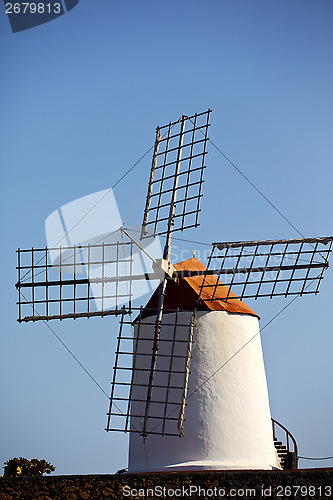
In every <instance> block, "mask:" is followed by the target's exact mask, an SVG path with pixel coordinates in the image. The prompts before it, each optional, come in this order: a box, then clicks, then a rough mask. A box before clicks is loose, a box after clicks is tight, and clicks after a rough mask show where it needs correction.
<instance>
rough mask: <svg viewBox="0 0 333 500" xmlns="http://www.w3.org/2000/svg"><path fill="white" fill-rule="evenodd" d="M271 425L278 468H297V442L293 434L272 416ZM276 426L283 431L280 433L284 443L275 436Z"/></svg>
mask: <svg viewBox="0 0 333 500" xmlns="http://www.w3.org/2000/svg"><path fill="white" fill-rule="evenodd" d="M272 427H273V438H274V446H275V449H276V453H277V456H278V463H279V466H280V468H281V469H282V470H290V469H297V468H298V466H297V457H298V451H297V443H296V440H295V438H294V436H293V435H292V434H291V433H290V432H289V431H288V430H287V429H286V428H285V427H284V426H283V425H282V424H280V423H279V422H277V420H274V419H273V418H272ZM276 428H279V429H280V431H283V432H282V434H284V437H285V443H286V444H283V442H282V441H279V440H278V438H277V437H276ZM280 434H281V432H280ZM290 443H292V445H293V449H292V450H291V449H290Z"/></svg>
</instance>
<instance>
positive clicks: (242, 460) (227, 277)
mask: <svg viewBox="0 0 333 500" xmlns="http://www.w3.org/2000/svg"><path fill="white" fill-rule="evenodd" d="M209 116H210V110H208V111H207V112H204V113H199V114H195V115H193V116H182V117H181V118H180V119H179V120H178V121H177V122H174V123H169V124H168V125H166V126H165V127H158V128H157V132H156V141H155V149H154V154H153V161H152V167H151V173H150V179H149V185H148V194H147V200H146V208H145V212H144V219H143V225H142V231H141V237H140V238H139V237H138V235H131V234H129V231H128V230H126V229H125V228H122V230H121V233H122V235H123V236H124V238H125V241H120V242H119V241H116V242H115V241H113V240H112V239H111V240H108V241H107V242H103V244H100V245H93V244H89V245H86V246H85V247H82V246H81V247H80V248H78V247H75V246H74V247H70V248H65V249H64V248H60V249H47V248H46V249H37V250H36V249H31V250H27V251H24V250H19V251H18V271H19V281H18V283H17V285H16V286H17V288H18V290H19V321H37V320H39V319H44V320H49V319H64V318H78V317H91V316H105V315H112V314H113V315H117V314H121V321H120V329H119V335H118V337H117V338H118V341H117V349H116V353H115V364H114V372H113V380H112V389H111V397H110V409H109V413H108V422H107V430H108V431H124V432H130V446H129V472H140V471H147V470H148V471H166V470H194V469H201V470H204V469H250V468H255V469H272V468H279V467H282V464H281V460H280V458H279V456H278V455H277V453H276V446H274V444H276V443H274V440H273V433H272V423H271V415H270V408H269V400H268V392H267V383H266V375H265V369H264V363H263V356H262V348H261V341H260V331H259V323H258V320H259V316H258V315H257V314H256V313H255V312H254V311H252V309H250V308H249V307H248V306H247V305H246V304H245V303H244V302H243V299H250V298H254V299H257V298H259V297H270V298H272V297H274V296H278V295H283V296H285V297H287V296H290V295H303V294H308V293H318V291H319V285H320V283H321V280H322V278H323V273H324V271H325V269H326V268H327V267H328V265H329V264H328V258H329V255H330V252H331V249H332V241H333V238H332V237H326V238H308V239H304V238H302V239H293V240H269V241H242V242H226V243H213V245H212V251H211V254H210V257H209V259H208V263H207V266H206V267H205V266H204V265H203V264H201V263H200V262H199V261H198V260H197V259H195V258H192V259H189V260H188V261H185V262H181V263H178V264H174V265H172V264H171V263H170V252H171V237H172V233H173V232H174V231H177V230H181V231H183V230H184V229H187V228H191V227H197V226H198V216H199V212H200V200H201V197H202V190H201V188H202V184H203V173H204V169H205V157H206V153H207V152H206V146H207V142H208V140H209V139H208V128H209ZM151 227H152V229H153V230H152V232H149V231H148V229H151ZM152 233H153V235H160V236H165V246H164V253H163V259H161V260H160V261H158V262H156V260H155V259H153V258H152V257H151V256H150V255H149V252H148V251H147V250H146V249H147V245H146V246H145V244H146V243H145V240H147V241H149V240H150V239H151V234H152ZM140 240H141V241H140ZM133 248H135V249H139V250H140V252H143V254H144V255H145V257H148V258H150V259H151V262H152V265H153V269H154V272H155V274H154V276H155V277H159V278H160V285H159V287H158V289H157V290H156V291H155V293H154V294H153V296H152V297H151V299H150V300H149V302H148V303H147V305H146V306H145V307H141V308H140V309H139V310H136V309H135V308H133V307H132V304H131V298H132V295H133V293H132V290H133V287H134V286H135V283H136V282H139V281H140V280H142V279H147V276H146V275H136V274H134V273H133V272H132V271H133V270H132V263H133V261H134V257H133ZM50 251H52V252H53V257H54V252H58V253H59V256H58V259H57V265H56V266H52V265H51V264H50V263H49V261H48V254H49V253H50ZM78 255H80V260H79V259H78ZM40 256H42V257H44V261H43V263H42V264H41V263H40V262H41V259H40V258H39V257H40ZM64 257H65V258H64ZM22 259H25V262H28V264H27V263H22ZM27 259H28V260H27ZM82 262H83V263H84V265H85V267H86V269H87V272H86V276H85V277H83V278H82V277H80V278H79V279H78V276H77V274H78V270H80V271H82V265H83V264H82ZM97 264H98V265H99V266H100V267H99V268H100V275H98V273H96V265H97ZM92 266H94V269H95V271H94V273H93V278H92V275H91V273H90V270H91V268H92ZM51 268H53V269H51ZM65 270H67V272H68V271H69V272H71V273H72V277H71V278H70V279H67V278H66V277H64V272H65ZM51 272H53V273H57V276H55V277H52V278H51ZM23 273H24V275H23V276H22V274H23ZM27 273H30V274H29V276H28V278H27ZM124 283H126V284H127V285H128V289H127V290H128V291H127V293H123V292H122V293H120V288H121V286H122V285H124ZM92 284H93V285H94V289H95V292H96V286H97V285H98V286H100V291H99V294H100V295H99V296H98V301H99V304H101V307H100V308H99V310H93V307H92V304H93V301H94V299H96V295H95V297H94V296H92V294H91V293H90V287H91V286H92ZM51 287H52V290H53V292H54V290H57V291H58V295H57V296H55V295H54V293H53V296H52V299H51V298H50V296H49V290H50V289H51ZM111 287H112V288H111ZM24 288H25V289H26V291H28V290H29V291H30V296H29V298H26V296H25V295H23V291H22V289H24ZM64 289H66V290H67V294H66V295H65V293H64ZM79 289H81V290H82V291H81V294H79V291H78V290H79ZM26 291H25V293H27V292H26ZM41 291H42V292H44V295H43V296H42V295H41V293H40V292H41ZM68 291H69V292H68ZM70 291H72V293H70ZM37 292H39V294H37ZM235 292H236V293H235ZM79 304H81V309H80V310H78V307H79ZM111 304H112V305H111ZM120 305H122V308H121V307H120ZM26 306H29V307H31V308H32V310H33V314H32V315H30V316H24V315H23V313H22V310H23V308H25V307H26ZM54 306H57V307H59V310H58V311H57V314H55V313H54V311H53V310H51V309H52V308H53V307H54ZM69 306H71V307H72V310H71V311H69V309H68V308H69ZM36 307H37V309H38V308H40V307H44V313H43V314H39V313H37V311H36ZM64 308H66V309H65V310H64ZM132 312H134V313H135V314H136V319H135V320H134V321H133V320H132V319H129V318H128V317H127V315H129V314H131V313H132ZM133 325H134V333H132V326H133ZM179 438H181V439H179ZM280 455H281V453H280Z"/></svg>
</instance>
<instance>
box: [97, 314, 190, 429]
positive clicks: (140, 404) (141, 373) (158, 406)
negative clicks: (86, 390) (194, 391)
mask: <svg viewBox="0 0 333 500" xmlns="http://www.w3.org/2000/svg"><path fill="white" fill-rule="evenodd" d="M164 312H165V314H164V315H163V317H162V323H161V327H162V329H161V334H160V337H159V349H158V354H157V360H156V366H155V370H154V381H153V385H152V392H151V397H150V405H149V411H148V412H147V401H148V395H149V375H150V367H151V357H152V350H153V348H154V342H155V336H154V332H155V327H156V321H155V319H154V313H155V314H156V311H151V312H150V311H149V310H147V309H143V308H141V310H140V314H139V316H138V317H137V319H136V320H135V322H134V325H135V326H134V332H133V331H132V330H131V326H132V323H131V322H130V321H126V319H125V316H124V315H123V316H122V318H121V321H120V329H119V335H118V344H117V350H116V357H115V366H114V371H113V381H112V391H111V397H110V410H109V413H108V423H107V428H106V430H107V431H124V432H137V433H140V434H142V435H147V434H161V435H171V436H182V434H183V424H184V418H185V406H186V397H187V389H188V380H189V374H190V361H191V352H192V344H193V331H194V326H195V312H193V313H187V314H188V319H189V321H188V322H184V320H182V321H180V320H179V310H178V309H177V310H173V311H164ZM147 314H148V315H149V316H147ZM151 314H153V315H152V316H151Z"/></svg>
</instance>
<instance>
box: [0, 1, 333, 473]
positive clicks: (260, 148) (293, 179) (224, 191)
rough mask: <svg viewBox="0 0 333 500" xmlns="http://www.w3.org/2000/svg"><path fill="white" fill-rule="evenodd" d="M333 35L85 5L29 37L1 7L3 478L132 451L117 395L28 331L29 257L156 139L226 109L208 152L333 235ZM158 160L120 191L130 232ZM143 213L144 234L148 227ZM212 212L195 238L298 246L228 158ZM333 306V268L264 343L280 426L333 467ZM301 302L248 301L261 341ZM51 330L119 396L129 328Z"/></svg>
mask: <svg viewBox="0 0 333 500" xmlns="http://www.w3.org/2000/svg"><path fill="white" fill-rule="evenodd" d="M332 21H333V3H332V1H331V0H320V1H315V0H293V2H290V1H288V0H279V1H277V0H271V1H269V2H268V1H267V0H263V1H261V0H251V1H249V0H234V1H232V2H231V1H227V0H205V1H204V0H182V2H179V1H176V0H169V1H168V2H166V1H165V2H161V1H159V2H156V1H152V0H141V2H138V1H134V0H128V1H122V2H115V1H113V0H94V1H92V0H80V2H79V4H78V5H77V6H76V7H75V8H74V9H73V10H72V11H70V12H69V13H67V14H66V15H64V16H63V17H61V18H59V19H56V20H54V21H52V22H50V23H48V24H44V25H43V26H40V27H38V28H34V29H31V30H28V31H23V32H20V33H16V34H13V33H11V31H10V26H9V22H8V19H7V18H6V15H5V12H4V6H3V5H2V4H1V6H0V62H1V80H0V86H1V94H0V111H1V112H0V116H1V118H0V129H1V134H0V161H1V172H2V182H1V188H2V196H1V203H2V205H3V206H2V214H3V217H2V220H3V238H2V262H3V267H2V278H3V279H2V287H1V294H2V300H1V304H2V325H1V340H0V342H1V351H0V370H1V375H2V384H1V389H0V393H1V395H0V397H1V401H2V408H3V409H2V411H1V415H0V421H1V429H2V432H1V438H0V439H1V443H0V463H2V462H3V461H4V460H7V459H9V458H11V457H13V456H27V457H28V458H32V457H38V458H45V459H47V460H49V461H50V462H51V463H53V464H54V465H55V466H56V467H57V471H56V472H57V473H59V474H84V473H111V472H114V471H115V470H117V469H119V468H122V467H125V466H126V462H127V437H126V436H124V435H121V434H117V435H112V434H111V433H108V434H107V433H106V432H105V431H104V427H105V423H106V412H107V406H108V400H107V398H106V397H105V395H103V393H102V392H100V391H99V390H98V388H97V387H96V386H95V385H94V384H93V383H92V382H91V381H90V379H89V378H88V377H87V376H86V375H85V373H84V372H83V371H82V370H81V369H80V368H79V367H78V365H76V364H75V362H74V361H73V359H72V358H71V357H70V356H69V355H68V353H67V352H66V351H65V350H64V348H63V347H62V346H61V345H60V344H59V343H58V341H57V340H56V339H55V338H54V337H53V336H52V334H50V332H49V331H48V329H47V328H46V326H45V325H43V324H37V323H36V324H27V325H25V324H21V325H19V324H17V323H16V315H17V311H16V305H15V302H16V290H15V287H14V284H15V282H16V270H15V266H16V260H15V259H16V255H15V250H16V248H18V247H21V248H29V247H31V246H35V247H37V246H44V245H45V244H46V242H45V233H44V222H45V219H46V217H47V216H48V215H49V214H50V213H51V212H53V211H54V210H56V209H57V208H58V207H60V206H61V205H63V204H65V203H68V202H70V201H72V200H74V199H76V198H79V197H81V196H84V195H87V194H90V193H93V192H96V191H99V190H102V189H106V188H108V187H110V186H112V185H113V184H114V183H115V182H116V181H117V180H118V179H119V177H120V176H121V175H122V173H123V172H125V171H126V170H127V169H128V168H129V167H131V166H132V165H133V164H134V163H135V162H136V161H137V160H138V159H139V158H140V157H141V156H142V155H143V153H145V152H146V150H147V149H148V148H150V147H151V145H152V144H153V142H154V133H155V127H156V126H157V125H164V124H165V123H168V122H169V121H170V120H175V119H177V118H178V117H179V116H180V115H182V114H188V115H189V114H192V113H195V112H196V111H204V110H206V109H208V107H210V108H212V109H213V113H212V117H211V122H212V126H211V131H210V138H211V139H212V140H213V141H214V142H215V143H216V144H217V145H218V146H219V147H220V148H221V149H222V150H223V152H224V153H225V154H226V155H227V156H228V157H229V158H230V159H231V160H232V161H233V162H234V163H235V164H236V165H237V166H238V167H239V168H240V169H241V170H242V171H243V172H244V174H246V175H247V176H248V177H249V178H250V179H251V180H252V182H254V183H255V184H256V185H257V186H258V187H259V188H260V189H261V190H262V191H263V193H264V194H265V195H266V196H267V197H268V198H269V199H270V201H272V202H273V203H274V204H275V205H276V206H277V207H278V208H279V209H280V210H281V211H282V212H283V213H284V214H285V215H286V216H287V217H288V218H289V219H290V220H291V221H292V223H293V224H294V225H295V226H296V227H297V228H298V229H299V231H301V233H302V234H304V235H305V236H324V235H330V234H332V233H333V228H332V180H333V175H332V156H333V155H332V153H333V151H332V133H333V118H332V117H333V109H332V108H333V94H332V88H333V57H332V56H333V32H332ZM150 161H151V160H150V157H147V158H146V159H145V160H143V161H142V162H140V164H139V165H138V166H137V167H136V168H135V169H134V171H133V172H132V173H131V175H130V176H128V177H127V178H126V181H123V182H121V183H120V184H119V185H118V186H117V188H116V189H115V196H116V198H117V201H118V204H119V209H120V212H121V215H122V216H123V218H125V217H126V215H127V214H128V212H129V210H130V208H131V206H132V203H131V200H134V199H136V197H137V196H138V194H139V193H140V191H141V189H142V187H143V185H144V184H145V182H146V179H147V175H148V172H149V168H150ZM143 206H144V199H143V198H142V199H141V201H140V203H139V204H138V205H137V207H136V208H135V210H134V211H133V212H132V214H131V218H130V220H129V222H132V223H133V224H140V223H141V218H142V209H143ZM202 209H203V212H202V214H201V226H200V227H199V228H198V229H197V230H188V232H187V233H184V235H183V236H184V237H186V238H189V239H193V240H196V241H201V242H208V243H210V242H212V241H216V240H220V241H225V240H247V239H266V238H288V237H290V238H291V237H297V233H295V231H293V230H292V228H291V227H290V226H288V225H287V224H286V222H285V221H283V219H282V218H281V217H279V216H278V214H276V213H275V212H274V211H273V210H272V208H271V207H270V206H269V205H268V204H267V203H266V202H265V201H264V200H263V199H262V198H260V197H259V196H258V194H257V193H256V192H255V191H254V190H253V189H252V188H251V187H250V186H249V185H248V184H247V183H246V182H245V181H244V180H243V179H242V178H241V177H240V176H239V174H237V172H235V170H234V169H232V167H230V165H229V164H228V163H227V162H226V161H225V160H224V159H223V158H222V157H221V155H219V154H218V153H217V152H216V151H215V150H214V148H212V147H210V148H209V154H208V157H207V170H206V177H205V184H204V198H203V203H202ZM184 248H187V249H188V248H189V246H188V245H183V246H182V244H180V243H179V242H177V246H176V247H174V252H175V253H177V252H178V254H180V252H181V250H182V249H184ZM202 248H203V247H201V246H200V245H194V244H192V245H191V248H190V249H191V250H192V249H193V250H198V252H199V251H200V252H202ZM332 292H333V277H332V271H331V270H330V269H329V270H328V271H327V273H326V275H325V279H324V282H323V284H322V287H321V292H320V294H319V295H318V296H315V297H312V296H309V297H302V298H300V299H297V300H296V301H295V303H294V304H293V305H292V306H291V307H289V308H288V309H287V311H286V312H285V313H283V314H282V315H281V316H280V317H279V318H278V319H277V320H276V321H275V322H274V323H273V324H272V325H270V326H269V327H268V328H267V329H266V330H265V332H264V333H263V346H264V357H265V364H266V370H267V378H268V385H269V393H270V401H271V410H272V416H273V417H274V418H276V419H277V420H279V421H281V423H283V424H284V425H285V426H286V427H287V428H288V429H289V430H290V431H291V432H292V433H293V434H294V435H295V437H296V439H297V441H298V444H299V449H300V450H299V451H300V454H301V455H305V456H312V457H316V456H327V455H330V456H331V455H333V438H332V433H331V415H332V409H333V401H332V391H331V383H332V363H331V358H332V348H333V336H332V333H333V332H332V322H331V297H332ZM285 304H286V302H284V301H283V300H279V299H276V300H273V301H269V300H266V301H265V299H262V300H261V301H260V302H259V301H258V302H257V303H255V304H250V303H249V305H250V306H251V307H253V308H254V309H255V310H256V312H258V314H260V316H261V317H262V320H261V325H262V326H263V325H264V324H265V323H266V322H267V321H269V319H270V318H271V317H272V316H274V314H275V313H276V312H278V311H279V310H280V309H281V308H282V307H283V306H284V305H285ZM52 327H53V328H54V329H55V331H56V332H57V334H58V335H60V337H61V338H62V339H63V340H64V341H65V343H66V344H67V345H68V346H69V347H70V349H71V350H72V351H73V352H74V353H75V355H76V356H77V357H78V358H79V359H80V361H81V362H82V363H83V364H84V365H85V366H86V367H87V369H88V370H89V371H90V372H91V373H92V375H93V376H94V377H95V378H96V379H97V380H98V381H99V383H100V384H101V385H102V387H103V388H105V390H106V392H109V387H110V379H111V375H112V367H113V352H114V346H115V337H116V335H117V329H118V323H117V320H116V319H110V318H104V319H95V320H89V321H88V320H82V321H75V322H71V321H67V322H65V321H64V322H61V323H53V324H52ZM329 463H331V462H319V463H318V462H306V461H302V462H301V465H302V466H314V465H320V466H324V465H328V464H329Z"/></svg>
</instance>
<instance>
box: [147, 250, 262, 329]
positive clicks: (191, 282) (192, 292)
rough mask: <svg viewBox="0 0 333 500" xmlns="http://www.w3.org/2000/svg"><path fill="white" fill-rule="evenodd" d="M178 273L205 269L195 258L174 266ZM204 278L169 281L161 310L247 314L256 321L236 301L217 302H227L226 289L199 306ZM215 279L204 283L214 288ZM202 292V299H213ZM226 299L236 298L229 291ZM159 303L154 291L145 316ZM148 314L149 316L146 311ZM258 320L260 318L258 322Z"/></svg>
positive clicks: (204, 291)
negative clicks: (196, 310) (195, 310)
mask: <svg viewBox="0 0 333 500" xmlns="http://www.w3.org/2000/svg"><path fill="white" fill-rule="evenodd" d="M174 266H175V268H176V270H177V271H189V270H197V271H203V270H205V269H206V268H205V266H204V265H203V264H201V262H199V261H198V259H196V258H195V257H193V258H192V259H188V260H185V261H183V262H179V263H178V264H175V265H174ZM203 279H204V278H203V276H192V277H190V278H182V277H181V278H178V280H177V282H174V281H171V280H170V281H169V282H168V284H167V288H166V293H165V298H164V309H165V310H168V309H171V310H174V309H177V307H179V309H180V310H183V311H193V310H194V309H198V310H211V311H228V312H230V313H234V314H250V315H251V316H256V317H258V318H259V316H258V314H256V313H255V312H254V311H252V309H250V307H249V306H247V305H246V304H245V302H242V301H241V300H239V299H237V298H232V299H230V298H228V300H218V299H226V297H227V294H228V291H229V289H228V287H227V286H226V285H223V284H222V283H221V282H220V281H219V283H220V284H221V285H222V286H218V287H217V289H216V292H215V298H214V300H212V301H202V300H200V301H199V302H198V297H199V293H200V288H201V285H202V281H203ZM216 280H217V278H216V276H207V277H206V279H205V285H209V284H211V285H212V287H214V288H215V284H216ZM214 288H212V289H210V288H204V289H203V291H202V294H201V297H202V298H203V299H209V298H211V297H212V292H213V289H214ZM229 297H237V296H236V295H235V294H234V293H233V292H232V291H230V294H229ZM157 303H158V289H157V290H155V292H154V293H153V295H152V296H151V298H150V300H149V301H148V303H147V305H146V307H145V309H146V311H145V313H144V316H149V315H150V314H153V313H154V310H156V308H157ZM149 309H150V310H151V313H150V312H149V311H148V310H149ZM259 319H260V318H259Z"/></svg>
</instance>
